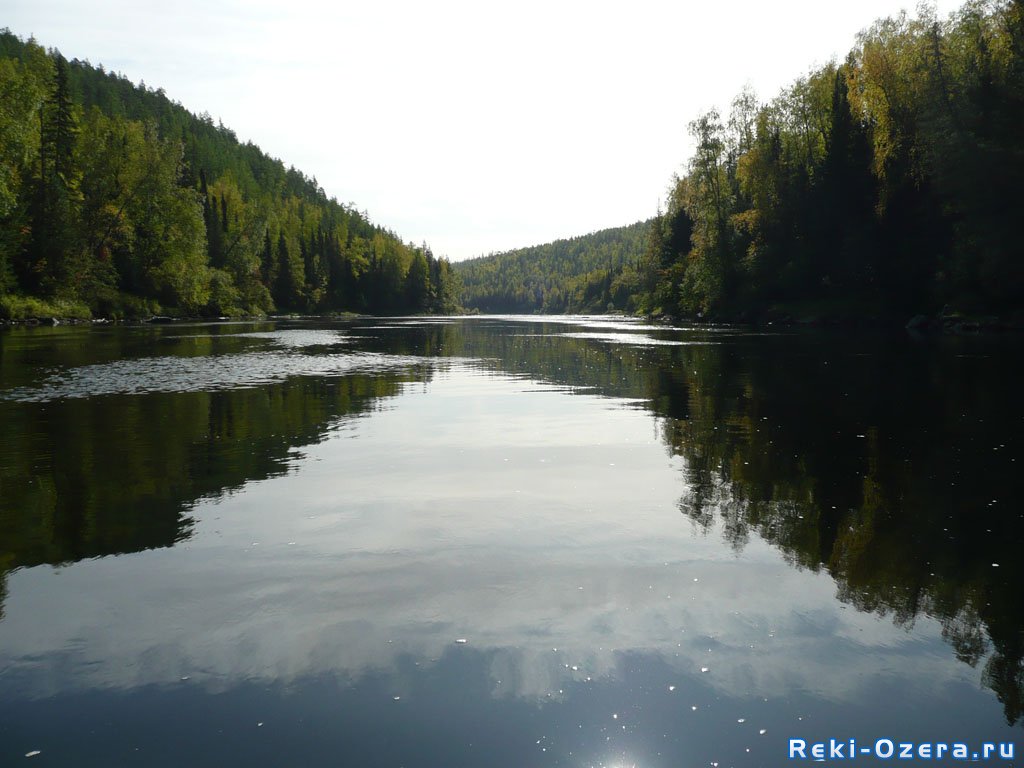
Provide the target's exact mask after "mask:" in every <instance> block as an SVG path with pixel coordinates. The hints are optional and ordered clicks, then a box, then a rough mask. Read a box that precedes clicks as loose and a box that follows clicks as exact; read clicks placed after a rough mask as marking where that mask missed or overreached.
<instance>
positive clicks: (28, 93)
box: [0, 0, 1024, 332]
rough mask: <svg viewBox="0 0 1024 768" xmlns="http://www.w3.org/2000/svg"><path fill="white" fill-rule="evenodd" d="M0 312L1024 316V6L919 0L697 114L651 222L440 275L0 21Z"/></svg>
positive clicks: (11, 319) (958, 327) (971, 328)
mask: <svg viewBox="0 0 1024 768" xmlns="http://www.w3.org/2000/svg"><path fill="white" fill-rule="evenodd" d="M0 107H2V108H3V109H0V323H4V324H11V323H32V322H53V319H56V320H57V321H73V322H84V321H87V320H92V319H93V318H99V319H101V320H104V319H105V320H109V321H119V320H133V321H138V320H147V319H150V318H153V317H179V316H180V317H190V318H199V317H206V318H218V317H238V318H242V317H265V316H267V315H271V314H277V313H285V314H287V313H296V314H301V315H310V316H313V315H324V314H330V313H333V312H351V313H357V314H367V315H378V316H386V315H397V314H456V313H459V312H463V311H467V312H469V313H485V314H563V313H574V314H607V313H623V314H628V315H635V316H640V317H646V318H648V319H650V320H653V321H660V322H669V323H671V322H681V321H684V320H685V321H687V322H700V323H734V324H736V323H739V324H747V325H754V326H763V325H789V326H814V327H828V326H838V327H870V328H881V327H888V328H904V327H906V328H908V329H910V330H913V331H915V332H975V331H996V330H1017V331H1019V330H1022V329H1024V257H1022V256H1021V253H1022V252H1021V248H1020V244H1019V243H1020V236H1019V233H1018V229H1019V227H1018V225H1017V218H1018V216H1017V214H1019V212H1020V211H1021V210H1024V147H1022V145H1021V143H1020V141H1019V136H1020V126H1021V125H1024V0H971V1H970V2H968V3H966V4H965V5H964V6H962V7H961V8H960V9H959V10H957V11H955V12H954V13H952V14H950V15H949V17H948V18H946V19H940V18H939V17H938V16H937V13H936V11H935V9H934V7H930V6H927V5H922V6H920V7H919V8H918V11H917V15H916V16H913V17H912V16H909V15H907V14H906V13H902V14H900V15H899V16H896V17H890V18H886V19H882V20H879V21H876V22H875V23H874V24H873V25H871V26H870V27H869V28H867V29H866V30H865V31H863V32H862V33H861V34H860V35H859V36H858V39H857V44H856V46H855V47H854V48H853V50H851V51H850V52H849V54H848V55H847V56H846V58H845V59H844V60H843V61H842V62H836V61H832V62H829V63H828V64H826V65H824V66H821V67H818V68H816V69H813V70H810V71H809V72H808V74H807V75H806V76H803V77H800V78H798V79H797V80H795V81H794V82H793V83H792V84H791V85H789V86H787V87H786V88H784V89H783V90H782V91H781V93H780V94H778V95H777V96H776V97H775V98H773V99H771V100H769V101H767V102H765V101H762V100H760V99H759V98H758V97H757V96H756V95H755V94H754V93H753V92H752V91H751V90H750V89H744V90H743V91H742V92H741V93H740V94H739V95H738V96H736V98H735V99H733V101H732V103H731V108H730V111H729V113H728V115H723V114H720V113H719V112H718V111H717V110H715V109H711V110H708V111H707V112H705V113H703V114H701V115H699V116H697V118H696V119H695V120H693V121H692V122H691V123H690V125H689V132H690V135H691V137H692V139H693V142H694V146H695V150H694V154H693V156H692V157H691V159H690V160H689V162H688V163H687V165H686V167H685V169H683V171H682V172H681V173H680V174H677V175H675V176H674V177H673V178H672V180H671V185H670V188H669V190H668V196H667V200H666V204H665V208H664V210H659V211H658V212H657V214H656V215H655V216H654V217H653V218H652V219H649V220H647V221H641V222H636V223H635V224H631V225H628V226H625V227H618V228H612V229H606V230H602V231H599V232H594V233H591V234H589V235H584V236H581V237H574V238H569V239H565V240H558V241H555V242H552V243H547V244H544V245H539V246H533V247H529V248H520V249H516V250H513V251H508V252H504V253H498V254H491V255H488V256H482V257H479V258H476V259H470V260H468V261H463V262H458V263H455V264H450V263H449V262H448V260H447V259H444V258H435V257H434V255H433V253H432V252H431V250H430V248H429V247H428V246H427V245H426V244H425V243H424V244H423V245H422V246H414V245H412V244H407V243H403V242H402V241H401V240H400V238H399V237H398V236H397V235H395V234H394V233H393V232H391V231H389V230H386V229H384V228H382V227H380V226H378V225H374V224H372V223H371V222H370V221H369V218H368V216H367V215H366V213H365V212H362V213H361V212H360V211H359V210H358V209H357V208H356V207H355V205H354V204H342V203H339V202H338V201H337V200H335V199H333V198H332V199H328V198H327V196H326V194H325V193H324V190H323V189H322V188H321V187H320V186H319V185H318V183H317V181H316V179H315V178H309V177H307V176H305V175H304V174H302V173H301V172H299V171H297V170H295V169H294V168H288V169H286V168H285V167H284V165H283V164H282V163H281V162H280V161H278V160H275V159H272V158H270V157H268V156H266V155H265V154H264V153H263V152H262V151H261V150H260V149H259V148H258V147H256V146H254V145H253V144H251V143H248V144H242V143H240V142H239V141H238V139H237V137H236V136H235V134H234V133H233V132H232V131H231V130H229V129H228V128H226V127H224V126H223V125H222V124H219V123H218V124H216V125H215V124H214V122H213V121H212V119H211V118H210V117H209V116H208V115H200V116H196V115H194V114H192V113H190V112H188V111H187V110H186V109H185V108H184V107H182V106H181V105H180V104H177V103H175V102H172V101H171V100H169V99H168V98H167V96H166V95H165V94H164V92H163V91H162V90H161V89H157V90H153V89H150V88H148V87H147V86H145V84H143V83H140V84H139V85H134V84H132V83H131V82H129V81H128V80H127V79H125V78H124V77H123V76H120V75H117V74H113V73H108V72H106V71H105V70H104V69H103V68H102V66H100V67H94V66H92V65H91V64H89V63H88V62H83V61H79V60H73V61H71V62H68V61H66V60H65V59H64V58H63V56H61V55H60V53H59V52H57V51H55V50H50V51H47V50H44V49H43V48H42V47H40V46H39V45H38V44H37V43H35V41H33V40H31V39H30V40H27V41H25V40H21V39H20V38H18V37H16V36H15V35H14V34H12V33H11V32H9V31H7V30H2V31H0Z"/></svg>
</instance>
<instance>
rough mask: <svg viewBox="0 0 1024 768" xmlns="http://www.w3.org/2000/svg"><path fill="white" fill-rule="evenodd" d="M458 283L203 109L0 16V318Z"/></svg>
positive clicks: (335, 299) (401, 303)
mask: <svg viewBox="0 0 1024 768" xmlns="http://www.w3.org/2000/svg"><path fill="white" fill-rule="evenodd" d="M458 291H459V289H458V286H457V283H456V278H455V277H454V275H453V273H452V272H451V270H450V266H449V263H448V261H447V259H444V258H435V257H434V255H433V254H432V253H431V251H430V249H429V248H428V247H427V246H426V245H423V246H422V247H415V246H413V245H411V244H406V243H403V242H402V241H401V239H400V238H399V237H398V236H397V235H395V234H394V233H393V232H390V231H388V230H386V229H384V228H383V227H381V226H378V225H374V224H372V223H371V222H370V221H369V220H368V218H367V216H366V215H365V214H363V213H360V212H359V211H358V210H356V208H355V207H354V206H353V205H346V204H342V203H339V202H338V201H337V200H336V199H334V198H328V197H327V195H326V193H325V192H324V190H323V189H322V188H321V187H320V185H319V184H318V183H317V181H316V179H315V178H310V177H308V176H306V175H305V174H303V173H302V172H300V171H298V170H296V169H294V168H285V166H284V165H283V164H282V163H281V162H280V161H279V160H276V159H274V158H271V157H269V156H268V155H266V154H265V153H264V152H263V151H262V150H260V149H259V147H257V146H255V145H254V144H252V143H244V144H243V143H241V142H239V141H238V139H237V137H236V135H235V133H234V132H233V131H231V130H230V129H228V128H226V127H224V126H223V125H221V124H219V123H214V122H213V120H212V119H211V118H210V117H209V116H208V115H205V114H204V115H195V114H192V113H191V112H189V111H188V110H186V109H185V108H184V107H182V106H181V105H180V104H177V103H175V102H173V101H171V100H170V99H169V98H168V97H167V95H166V94H165V93H164V92H163V90H161V89H156V90H154V89H151V88H148V87H146V86H145V85H144V84H142V83H140V84H138V85H135V84H133V83H131V82H130V81H129V80H127V79H126V78H124V77H123V76H121V75H118V74H115V73H110V72H106V71H105V70H104V69H103V67H102V66H99V67H94V66H92V65H90V64H89V63H88V62H85V61H79V60H72V61H70V62H69V61H67V60H66V59H65V58H64V57H63V56H62V55H61V54H60V53H59V52H57V51H55V50H49V51H48V50H45V49H44V48H42V47H41V46H40V45H38V44H37V43H36V42H35V41H33V40H27V41H25V40H22V39H20V38H18V37H17V36H15V35H14V34H12V33H11V32H10V31H9V30H2V31H0V318H2V317H4V316H6V317H15V318H17V317H28V316H38V315H62V316H78V317H88V316H89V315H94V316H106V317H125V316H127V317H131V316H145V315H151V314H154V313H164V312H166V313H169V314H194V315H243V314H246V315H258V314H264V313H267V312H273V311H279V312H281V311H285V312H328V311H354V312H369V313H379V314H392V313H403V312H450V311H453V310H455V309H457V307H458Z"/></svg>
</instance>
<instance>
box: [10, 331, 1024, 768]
mask: <svg viewBox="0 0 1024 768" xmlns="http://www.w3.org/2000/svg"><path fill="white" fill-rule="evenodd" d="M1021 351H1022V346H1021V344H1020V343H1019V342H1018V341H1016V340H1013V339H1006V338H955V339H951V338H939V339H917V340H915V339H912V338H910V337H903V336H897V337H864V336H858V337H853V338H848V337H842V336H837V335H834V334H833V335H815V334H794V333H781V334H753V333H748V332H740V331H730V330H715V331H709V330H692V329H690V330H687V329H675V330H668V329H662V328H649V327H644V326H643V325H641V324H638V323H634V322H624V321H621V320H614V319H607V318H606V319H592V320H582V319H576V320H565V319H555V318H547V319H539V320H524V319H518V320H516V319H500V318H473V319H466V320H460V319H456V320H388V321H373V322H370V321H356V322H346V323H334V324H313V323H286V322H281V323H276V324H275V323H262V324H216V325H187V326H186V325H180V326H164V327H159V328H155V327H154V328H108V329H78V328H70V329H65V328H55V329H41V328H40V329H24V330H8V331H4V332H2V333H0V429H2V443H0V765H5V766H6V765H16V764H20V763H22V762H24V761H25V760H26V757H25V756H26V755H28V754H30V753H33V752H36V751H38V754H36V755H33V756H32V757H31V758H28V759H30V760H32V761H34V762H32V763H30V764H32V765H61V766H64V765H74V766H93V765H97V766H98V765H103V766H121V765H139V766H181V765H189V766H224V765H246V766H262V765H266V766H283V765H330V766H341V765H353V766H377V765H381V766H477V765H479V766H484V765H486V766H548V765H552V766H554V765H560V766H590V765H595V766H597V765H604V766H632V765H636V766H666V767H668V766H673V767H674V766H716V765H717V766H721V767H722V768H725V767H726V766H762V765H763V766H773V765H780V764H785V763H786V762H787V761H786V747H787V741H788V739H790V738H804V739H807V740H808V741H811V740H817V739H827V738H829V737H835V738H840V739H850V738H856V739H857V740H858V741H859V742H863V743H873V742H874V741H875V740H876V739H878V738H882V737H887V738H891V739H894V740H912V739H917V740H926V739H927V740H933V741H965V742H967V743H969V744H972V745H973V744H975V743H980V742H982V741H986V740H995V741H1011V742H1015V743H1016V744H1017V751H1018V755H1017V757H1018V760H1019V759H1020V754H1019V753H1020V751H1021V750H1022V749H1024V738H1021V737H1022V735H1024V732H1022V728H1021V722H1022V719H1024V698H1022V690H1024V572H1022V571H1024V565H1022V562H1024V561H1022V559H1021V557H1020V552H1021V546H1022V544H1024V508H1022V505H1021V498H1022V491H1024V482H1022V479H1021V478H1022V472H1021V469H1022V465H1024V401H1022V398H1021V395H1020V391H1021V381H1022V377H1021V373H1022V366H1021ZM847 762H849V761H847ZM860 762H862V763H866V764H870V763H872V762H878V761H875V760H873V759H870V758H863V759H862V760H861V761H860ZM933 762H934V761H933ZM989 764H1006V761H1003V762H999V761H995V760H993V761H991V762H990V763H989Z"/></svg>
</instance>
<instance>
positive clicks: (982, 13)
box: [641, 0, 1024, 319]
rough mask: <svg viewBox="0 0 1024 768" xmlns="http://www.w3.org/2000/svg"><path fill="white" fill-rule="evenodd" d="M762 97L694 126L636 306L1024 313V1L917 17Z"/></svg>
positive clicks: (698, 310) (715, 312)
mask: <svg viewBox="0 0 1024 768" xmlns="http://www.w3.org/2000/svg"><path fill="white" fill-rule="evenodd" d="M918 13H919V15H918V16H917V17H916V18H912V17H909V16H907V15H901V16H898V17H895V18H888V19H884V20H881V21H878V22H876V23H874V24H873V25H872V26H871V27H870V28H869V29H867V30H866V31H865V32H863V33H862V34H861V35H860V37H859V39H858V44H857V46H856V47H855V48H854V49H853V50H852V51H851V52H850V54H849V55H848V56H847V57H846V59H845V60H844V61H843V62H842V63H838V64H835V63H833V64H829V65H827V66H824V67H821V68H819V69H816V70H814V71H812V72H811V73H810V74H809V75H808V76H806V77H802V78H800V79H798V80H797V81H796V82H794V83H793V84H792V85H791V86H790V87H789V88H787V89H785V90H784V91H783V92H782V93H781V94H779V95H778V96H777V97H775V98H774V99H772V100H771V101H768V102H767V103H764V102H760V101H759V100H758V99H757V98H756V97H755V95H754V94H753V93H750V92H747V91H744V92H742V93H741V94H740V95H739V96H737V97H736V98H735V100H734V101H733V102H732V107H731V110H730V112H729V114H728V115H726V116H723V115H720V114H719V113H718V112H717V111H714V110H712V111H709V112H707V113H705V114H702V115H700V116H698V117H697V118H696V119H695V120H694V121H693V122H692V123H691V124H690V132H691V134H692V136H693V138H694V140H695V143H696V151H695V154H694V155H693V157H692V159H691V160H690V162H689V166H688V168H687V169H686V173H685V175H683V176H680V177H678V178H677V179H675V182H674V185H673V191H672V195H671V199H670V201H669V204H668V209H667V211H666V212H665V214H664V215H662V216H659V218H658V219H657V222H656V227H657V229H658V233H659V237H658V238H655V240H654V241H652V248H651V249H650V250H649V251H648V253H647V254H646V255H645V259H644V262H643V267H642V270H641V271H642V281H643V285H644V289H645V295H644V296H643V298H642V301H641V305H642V307H643V308H644V309H645V310H647V311H650V312H659V311H664V312H666V313H670V314H677V315H690V316H693V315H697V314H704V315H706V316H707V315H710V316H713V317H714V316H718V317H743V316H757V315H759V314H763V313H765V312H769V311H772V310H773V309H776V310H779V309H782V310H786V309H790V310H792V311H794V312H801V313H804V314H806V315H811V316H814V315H819V314H821V315H833V316H846V317H854V316H870V317H875V318H886V317H890V318H904V319H905V318H906V317H908V316H910V315H912V314H914V313H928V314H932V313H936V312H939V311H941V310H942V309H943V307H947V311H949V309H955V310H959V311H963V312H968V313H974V314H993V315H1001V316H1012V315H1019V313H1020V312H1021V310H1022V309H1024V248H1022V246H1021V240H1020V232H1019V229H1020V224H1019V222H1020V216H1021V211H1024V142H1022V141H1021V137H1022V126H1024V2H1021V0H1012V1H1010V2H1005V1H999V2H986V1H984V0H981V1H979V2H970V3H968V4H967V5H965V6H964V7H963V8H962V9H960V10H959V11H958V12H956V13H955V14H953V15H952V16H951V17H950V18H949V19H947V20H945V21H943V20H940V19H939V18H937V17H936V16H935V13H934V10H929V9H928V8H927V7H926V6H922V7H921V8H920V9H919V11H918Z"/></svg>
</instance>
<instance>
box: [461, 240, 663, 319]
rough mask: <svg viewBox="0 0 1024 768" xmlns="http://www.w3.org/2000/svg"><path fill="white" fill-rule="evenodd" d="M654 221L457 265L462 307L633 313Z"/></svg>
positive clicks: (523, 310)
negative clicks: (640, 269)
mask: <svg viewBox="0 0 1024 768" xmlns="http://www.w3.org/2000/svg"><path fill="white" fill-rule="evenodd" d="M650 229H651V222H650V221H641V222H637V223H636V224H631V225H630V226H628V227H618V228H615V229H604V230H601V231H600V232H594V233H592V234H589V235H584V236H582V237H574V238H571V239H568V240H556V241H555V242H553V243H547V244H545V245H537V246H533V247H531V248H519V249H516V250H514V251H506V252H504V253H496V254H491V255H490V256H483V257H480V258H477V259H470V260H468V261H463V262H458V263H456V264H455V265H454V269H455V271H456V273H457V274H458V275H459V277H460V278H461V280H462V285H463V293H462V302H463V304H464V305H465V306H466V308H468V309H477V310H480V311H481V312H499V313H504V312H508V313H532V312H548V313H556V314H557V313H563V312H582V313H586V312H605V311H608V310H610V309H623V310H628V311H633V310H635V309H636V308H637V307H636V306H635V303H636V298H637V296H636V295H637V293H638V289H639V285H640V283H639V273H638V271H637V266H638V265H639V264H640V260H641V257H642V256H643V254H644V248H645V245H646V242H647V240H648V238H649V237H650V235H649V232H650Z"/></svg>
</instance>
